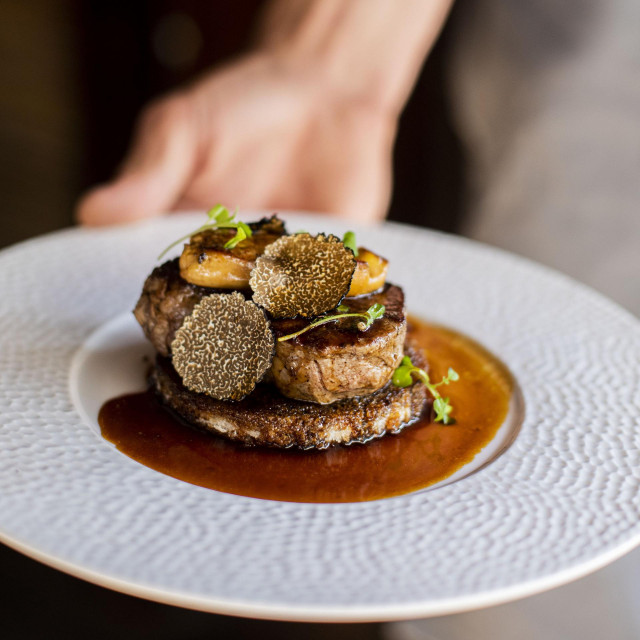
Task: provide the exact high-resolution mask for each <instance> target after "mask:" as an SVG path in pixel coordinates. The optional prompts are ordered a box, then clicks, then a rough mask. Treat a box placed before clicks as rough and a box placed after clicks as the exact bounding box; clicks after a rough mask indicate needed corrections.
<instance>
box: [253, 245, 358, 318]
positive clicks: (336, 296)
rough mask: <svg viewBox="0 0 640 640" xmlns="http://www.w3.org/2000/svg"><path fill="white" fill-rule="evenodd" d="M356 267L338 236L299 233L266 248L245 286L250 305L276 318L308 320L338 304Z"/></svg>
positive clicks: (349, 252)
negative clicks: (249, 296)
mask: <svg viewBox="0 0 640 640" xmlns="http://www.w3.org/2000/svg"><path fill="white" fill-rule="evenodd" d="M355 268H356V259H355V256H354V255H353V252H352V251H351V250H350V249H347V248H346V247H345V246H344V244H343V243H342V240H340V238H337V237H336V236H333V235H328V236H325V235H324V234H319V235H317V236H311V235H309V234H308V233H298V234H296V235H292V236H284V237H282V238H279V239H278V240H276V241H275V242H273V243H272V244H270V245H268V246H267V248H266V249H265V251H264V253H263V254H262V255H261V256H260V257H259V258H258V259H257V260H256V266H255V267H254V269H253V271H252V272H251V277H250V278H249V285H250V286H251V289H252V290H253V300H254V302H255V303H256V304H259V305H260V306H261V307H264V308H265V309H266V310H267V311H268V312H269V313H270V314H271V315H272V316H273V317H274V318H294V317H296V316H302V317H303V318H312V317H314V316H318V315H320V314H321V313H324V312H325V311H329V310H330V309H334V308H335V307H337V306H338V305H339V304H340V301H341V300H342V298H344V296H345V295H346V294H347V292H348V291H349V287H350V285H351V279H352V278H353V273H354V271H355Z"/></svg>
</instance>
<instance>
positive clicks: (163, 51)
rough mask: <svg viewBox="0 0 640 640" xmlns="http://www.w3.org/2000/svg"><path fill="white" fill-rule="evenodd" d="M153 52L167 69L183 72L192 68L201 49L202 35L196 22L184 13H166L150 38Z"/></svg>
mask: <svg viewBox="0 0 640 640" xmlns="http://www.w3.org/2000/svg"><path fill="white" fill-rule="evenodd" d="M151 42H152V46H153V52H154V54H155V56H156V58H157V59H158V61H159V62H160V63H161V64H162V65H164V66H165V67H167V68H169V69H174V70H184V69H187V68H188V67H190V66H192V65H193V64H194V63H195V61H196V60H197V58H198V54H199V53H200V49H201V48H202V44H203V42H202V34H201V32H200V28H199V27H198V25H197V23H196V21H195V20H194V19H193V18H192V17H191V16H189V15H188V14H186V13H177V12H173V13H168V14H167V15H166V16H164V17H162V18H161V19H160V21H159V22H158V24H157V25H156V27H155V29H154V30H153V33H152V36H151Z"/></svg>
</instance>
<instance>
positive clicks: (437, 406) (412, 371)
mask: <svg viewBox="0 0 640 640" xmlns="http://www.w3.org/2000/svg"><path fill="white" fill-rule="evenodd" d="M414 375H415V376H416V377H417V378H418V380H420V381H421V382H422V383H424V385H425V386H426V387H427V389H428V390H429V393H430V394H431V395H432V396H433V410H434V411H435V413H436V422H442V423H443V424H455V420H454V419H453V418H451V417H450V415H449V414H450V413H451V411H453V407H452V406H451V405H450V404H449V398H443V397H442V396H441V395H440V392H439V391H438V387H439V386H441V385H447V384H449V383H450V382H455V381H456V380H459V379H460V376H459V375H458V374H457V373H456V372H455V371H454V370H453V369H452V368H451V367H449V371H448V372H447V375H446V376H444V378H442V380H440V382H437V383H435V384H434V383H432V382H431V381H430V380H429V375H428V374H427V372H426V371H425V370H424V369H420V368H419V367H416V366H414V364H413V362H411V358H409V357H408V356H405V357H404V358H402V361H401V362H400V366H399V367H398V368H397V369H396V370H395V371H394V373H393V378H392V382H393V384H394V385H395V386H396V387H408V386H410V385H412V384H413V380H414V378H413V376H414Z"/></svg>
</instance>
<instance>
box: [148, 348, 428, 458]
mask: <svg viewBox="0 0 640 640" xmlns="http://www.w3.org/2000/svg"><path fill="white" fill-rule="evenodd" d="M405 351H406V352H407V355H410V356H411V358H412V360H413V361H414V362H415V363H416V364H418V363H420V364H421V365H424V366H426V363H424V359H423V357H422V354H421V353H417V352H416V350H415V349H413V348H412V347H411V346H406V347H405ZM150 383H151V386H152V387H153V388H154V389H155V390H156V392H157V393H158V394H159V396H160V397H161V398H162V400H163V402H164V403H165V405H166V406H167V407H169V408H170V409H171V410H172V411H173V412H174V413H176V414H177V415H178V416H179V417H180V418H182V419H183V420H185V421H187V422H188V423H190V424H191V425H194V426H197V427H200V428H203V429H206V430H209V431H212V432H214V433H215V434H217V435H221V436H224V437H226V438H229V439H231V440H235V441H238V442H242V443H245V444H251V445H267V446H275V447H292V446H293V447H299V448H302V449H311V448H316V449H324V448H326V447H328V446H329V445H332V444H348V443H352V442H366V441H367V440H370V439H372V438H376V437H379V436H382V435H384V434H385V433H396V432H398V431H400V430H401V429H402V428H403V427H405V426H407V425H410V424H411V423H413V422H415V421H416V420H417V419H418V418H420V416H421V415H423V414H424V413H425V412H427V411H430V409H431V399H430V397H427V396H428V394H427V391H426V388H425V386H424V385H423V384H420V383H416V384H413V385H411V386H410V387H406V388H404V389H401V388H398V387H394V386H393V385H392V384H391V383H389V384H388V385H387V386H385V387H383V388H382V389H380V390H378V391H376V392H375V393H372V394H371V395H367V396H360V397H357V398H350V399H347V400H342V401H340V402H335V403H333V404H326V405H320V404H315V403H311V402H302V401H300V400H293V399H291V398H286V397H285V396H283V395H282V394H280V392H279V391H278V390H277V389H276V388H275V387H273V386H272V385H269V384H261V385H258V387H256V389H255V390H254V391H253V392H252V393H251V394H250V395H249V396H247V397H246V398H244V399H243V400H241V401H239V402H233V401H227V400H216V399H214V398H211V397H209V396H206V395H203V394H199V393H195V392H193V391H190V390H189V389H187V388H186V387H185V386H184V385H183V384H182V381H181V380H180V377H179V376H178V374H177V373H176V371H175V370H174V368H173V366H172V365H171V361H170V360H169V359H167V358H163V357H160V356H158V358H157V360H156V364H155V367H154V368H153V369H152V372H151V375H150Z"/></svg>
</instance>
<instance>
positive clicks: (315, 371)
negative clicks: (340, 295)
mask: <svg viewBox="0 0 640 640" xmlns="http://www.w3.org/2000/svg"><path fill="white" fill-rule="evenodd" d="M376 303H378V304H383V305H384V306H385V313H384V316H383V317H382V318H380V319H378V320H376V321H375V322H374V323H373V324H372V325H371V326H370V327H369V328H368V329H367V330H366V331H360V329H358V324H359V322H360V320H361V319H360V318H344V319H342V320H337V321H335V322H330V323H327V324H324V325H321V326H319V327H315V328H313V329H310V330H309V331H307V332H305V333H303V334H301V335H299V336H297V337H295V338H291V339H289V340H285V341H282V342H280V341H277V340H276V355H275V357H274V360H273V365H272V367H271V373H272V380H273V382H274V383H275V384H276V385H277V387H278V389H280V392H281V393H283V394H284V395H285V396H288V397H289V398H296V399H298V400H305V401H307V402H317V403H320V404H329V403H332V402H337V401H339V400H343V399H345V398H353V397H355V396H365V395H368V394H371V393H373V392H374V391H377V390H378V389H381V388H382V387H384V386H385V385H386V384H387V383H388V382H389V380H390V379H391V376H392V375H393V372H394V371H395V369H396V368H397V367H398V365H399V364H400V361H401V360H402V356H403V347H404V342H405V336H406V333H407V321H406V318H405V313H404V294H403V292H402V289H401V288H400V287H397V286H395V285H389V284H387V285H385V287H384V288H383V289H382V291H380V292H378V293H372V294H368V295H365V296H360V297H358V298H346V299H345V300H344V302H343V304H345V305H346V306H348V307H349V312H353V313H364V312H365V311H366V310H367V309H368V308H369V307H370V306H371V305H373V304H376ZM309 323H310V321H308V320H303V319H290V320H273V321H272V327H273V330H274V334H275V336H276V338H279V337H282V336H285V335H288V334H290V333H294V332H296V331H298V330H300V329H301V328H303V327H305V326H306V325H308V324H309Z"/></svg>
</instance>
